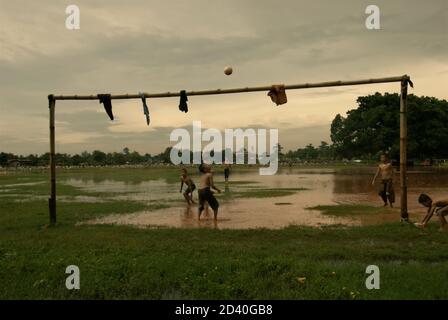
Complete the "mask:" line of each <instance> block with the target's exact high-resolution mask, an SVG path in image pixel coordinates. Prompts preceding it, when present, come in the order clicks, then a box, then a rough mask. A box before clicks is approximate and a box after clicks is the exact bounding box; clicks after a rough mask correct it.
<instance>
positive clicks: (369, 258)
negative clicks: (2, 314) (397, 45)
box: [0, 168, 448, 299]
mask: <svg viewBox="0 0 448 320" xmlns="http://www.w3.org/2000/svg"><path fill="white" fill-rule="evenodd" d="M72 176H76V177H77V178H79V179H114V180H123V181H127V183H138V182H139V181H143V180H148V179H165V180H166V181H167V183H176V187H177V180H178V170H173V169H168V168H166V169H84V170H81V169H80V170H75V171H61V172H59V174H58V177H59V178H60V179H61V181H63V180H64V178H69V177H72ZM33 183H35V184H33ZM12 184H15V185H12ZM7 185H8V186H7ZM6 186H7V187H6ZM0 187H1V189H0V191H1V192H0V195H1V198H0V280H1V281H0V282H1V286H0V298H1V299H177V298H180V299H184V298H185V299H398V298H400V299H447V298H448V285H447V283H448V235H447V234H446V233H440V232H438V231H437V227H438V226H437V225H436V223H432V224H430V226H429V228H428V229H426V230H419V229H417V228H413V227H411V226H409V225H403V226H402V225H400V223H399V222H397V223H394V224H383V225H376V226H365V227H346V226H332V227H324V228H310V227H297V226H294V227H293V226H292V227H288V228H285V229H281V230H267V229H258V230H213V229H172V228H147V229H137V228H131V227H126V226H107V225H88V226H87V225H83V226H77V225H76V224H77V223H78V222H79V221H83V220H87V219H91V218H95V217H99V216H101V215H105V214H108V213H110V212H114V213H130V212H135V211H138V210H142V209H148V210H151V209H156V208H158V207H160V206H166V205H170V202H169V201H168V202H160V203H158V202H150V203H142V202H139V201H114V200H110V199H108V201H104V202H98V203H91V202H82V201H81V202H70V201H64V202H59V203H58V225H57V227H55V228H47V227H46V226H45V225H46V223H47V222H48V212H47V202H46V200H45V199H44V198H43V197H45V196H46V195H47V193H48V183H47V177H46V174H45V173H39V172H37V173H27V174H24V173H16V174H7V175H2V176H0ZM297 191H299V190H285V192H297ZM250 193H253V194H250ZM268 194H270V193H269V192H268V193H266V195H268ZM27 195H28V196H29V195H32V196H35V198H33V197H28V198H27V200H26V201H23V199H24V197H25V196H27ZM58 195H60V196H67V197H68V199H70V197H76V196H92V197H103V196H105V194H104V193H103V192H100V191H90V192H86V191H85V190H81V189H80V188H76V187H73V186H69V185H65V184H63V183H61V184H59V185H58ZM281 195H282V194H280V195H278V199H279V200H278V201H279V202H281V199H282V198H281ZM108 196H110V194H108ZM244 196H245V195H244V192H243V193H241V194H240V193H239V194H238V197H244ZM246 196H250V197H252V196H254V197H263V196H265V194H264V193H263V191H262V189H261V191H260V190H259V191H253V190H252V189H250V190H249V191H248V194H246ZM320 209H321V210H322V211H323V212H324V213H325V214H334V215H341V214H343V215H350V214H356V213H358V212H360V210H361V211H362V212H365V211H368V213H369V214H375V210H376V209H375V208H371V207H360V206H350V205H346V206H343V207H339V206H326V207H322V208H320ZM71 264H74V265H77V266H78V267H79V268H80V270H81V289H80V290H72V291H69V290H67V289H66V288H65V279H66V276H67V275H66V274H65V268H66V267H67V266H68V265H71ZM372 264H373V265H377V266H378V267H379V268H380V272H381V289H380V290H367V289H366V287H365V284H364V282H365V279H366V277H367V274H366V273H365V270H366V267H367V266H368V265H372Z"/></svg>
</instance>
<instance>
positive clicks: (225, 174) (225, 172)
mask: <svg viewBox="0 0 448 320" xmlns="http://www.w3.org/2000/svg"><path fill="white" fill-rule="evenodd" d="M229 176H230V165H229V164H228V163H226V165H225V167H224V179H225V181H226V183H227V182H229Z"/></svg>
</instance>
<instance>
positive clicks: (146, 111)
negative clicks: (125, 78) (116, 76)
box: [139, 92, 151, 126]
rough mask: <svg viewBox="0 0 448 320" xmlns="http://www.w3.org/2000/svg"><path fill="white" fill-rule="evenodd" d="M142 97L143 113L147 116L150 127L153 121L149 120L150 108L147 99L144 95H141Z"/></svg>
mask: <svg viewBox="0 0 448 320" xmlns="http://www.w3.org/2000/svg"><path fill="white" fill-rule="evenodd" d="M139 95H140V97H141V98H142V103H143V113H144V115H145V116H146V124H147V125H148V126H149V123H150V122H151V119H150V118H149V108H148V105H147V104H146V97H145V94H144V93H141V92H140V93H139Z"/></svg>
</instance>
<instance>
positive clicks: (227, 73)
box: [224, 67, 233, 76]
mask: <svg viewBox="0 0 448 320" xmlns="http://www.w3.org/2000/svg"><path fill="white" fill-rule="evenodd" d="M232 72H233V69H232V67H225V68H224V74H226V75H228V76H230V75H231V74H232Z"/></svg>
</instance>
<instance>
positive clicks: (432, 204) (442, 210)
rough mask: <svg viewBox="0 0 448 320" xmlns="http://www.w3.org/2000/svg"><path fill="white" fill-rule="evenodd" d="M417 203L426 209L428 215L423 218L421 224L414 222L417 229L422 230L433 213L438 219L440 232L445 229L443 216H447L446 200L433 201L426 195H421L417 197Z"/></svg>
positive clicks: (447, 206)
mask: <svg viewBox="0 0 448 320" xmlns="http://www.w3.org/2000/svg"><path fill="white" fill-rule="evenodd" d="M418 202H419V203H420V204H422V205H423V206H425V207H427V208H428V213H427V214H426V216H425V217H424V218H423V220H422V222H420V223H419V222H416V223H415V225H416V226H417V227H419V228H424V227H426V225H427V224H428V222H429V220H430V219H431V217H432V216H433V214H434V213H435V214H436V216H438V217H439V220H440V224H441V227H440V229H441V230H444V229H445V230H446V229H447V224H446V219H445V216H446V215H448V199H443V200H437V201H434V200H432V199H431V197H429V196H428V195H427V194H424V193H422V194H421V195H420V197H418Z"/></svg>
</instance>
